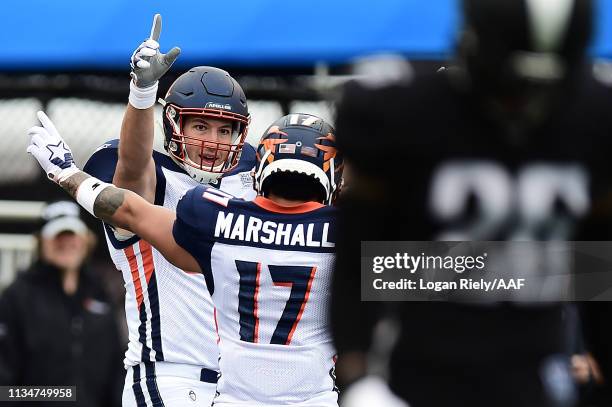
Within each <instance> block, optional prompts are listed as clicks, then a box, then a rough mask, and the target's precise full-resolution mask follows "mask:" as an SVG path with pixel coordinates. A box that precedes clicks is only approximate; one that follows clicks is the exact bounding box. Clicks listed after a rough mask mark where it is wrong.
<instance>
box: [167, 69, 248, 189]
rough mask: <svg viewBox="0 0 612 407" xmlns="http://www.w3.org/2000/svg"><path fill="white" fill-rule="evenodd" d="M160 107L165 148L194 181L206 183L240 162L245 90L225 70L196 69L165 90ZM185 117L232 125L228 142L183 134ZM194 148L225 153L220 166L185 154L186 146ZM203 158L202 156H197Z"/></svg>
mask: <svg viewBox="0 0 612 407" xmlns="http://www.w3.org/2000/svg"><path fill="white" fill-rule="evenodd" d="M160 103H161V104H162V105H163V107H164V108H163V126H164V147H165V149H166V151H167V152H168V154H169V155H170V157H172V159H173V160H174V161H175V162H176V163H177V164H179V165H180V166H181V167H182V168H183V169H184V170H185V171H186V172H187V173H188V174H189V175H190V176H191V177H192V178H193V179H195V180H197V181H198V182H201V183H209V182H212V181H215V180H216V179H218V178H219V177H221V176H222V175H223V174H224V173H226V172H228V171H230V170H232V169H233V168H234V167H236V165H238V161H239V160H240V154H241V152H242V147H243V145H244V139H245V138H246V134H247V129H248V125H249V121H250V115H249V110H248V107H247V101H246V96H245V95H244V91H243V90H242V88H241V87H240V85H239V84H238V82H236V80H235V79H234V78H232V77H231V76H230V74H229V73H227V72H226V71H224V70H222V69H219V68H214V67H210V66H198V67H195V68H192V69H190V70H189V71H188V72H186V73H184V74H183V75H181V76H179V77H178V78H177V79H176V81H174V83H173V84H172V85H171V86H170V89H168V93H167V94H166V97H165V98H164V99H161V98H160ZM186 116H202V117H208V118H212V119H217V120H228V121H230V122H231V123H232V136H231V142H230V143H219V142H211V141H203V140H200V139H195V138H191V137H187V136H185V135H184V134H183V124H184V120H185V117H186ZM188 145H196V146H198V147H200V149H201V151H203V150H204V149H208V150H211V149H214V154H215V155H217V153H219V152H223V153H227V158H226V159H225V160H224V162H223V163H221V164H217V165H215V163H212V164H204V163H203V159H200V160H199V162H196V161H197V160H196V161H194V160H193V159H192V158H190V157H189V156H188V154H187V149H186V146H188ZM200 156H202V154H201V155H200Z"/></svg>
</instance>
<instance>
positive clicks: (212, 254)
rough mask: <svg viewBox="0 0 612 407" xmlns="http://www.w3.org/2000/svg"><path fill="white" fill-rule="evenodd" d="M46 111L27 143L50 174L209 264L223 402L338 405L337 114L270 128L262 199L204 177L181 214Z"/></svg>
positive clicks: (166, 250) (180, 260)
mask: <svg viewBox="0 0 612 407" xmlns="http://www.w3.org/2000/svg"><path fill="white" fill-rule="evenodd" d="M39 119H40V120H41V122H42V124H43V126H44V127H34V128H32V129H30V131H29V134H30V135H31V136H32V139H31V144H30V146H29V147H28V152H29V153H30V154H32V155H33V156H34V157H35V158H36V159H37V160H38V161H39V163H40V165H41V166H42V167H43V169H44V170H45V172H46V173H47V174H48V176H49V178H50V179H52V180H54V181H55V182H57V183H58V184H59V185H60V186H62V187H63V188H64V189H65V190H66V191H68V192H69V193H70V194H71V195H72V196H73V197H75V198H76V200H77V201H78V202H79V203H80V204H81V205H82V206H83V207H84V208H86V209H87V210H88V211H89V212H90V213H92V214H95V216H97V217H98V218H100V219H102V220H104V221H105V222H107V223H110V224H114V225H115V226H117V227H121V228H125V229H128V230H131V231H133V232H134V233H137V234H138V235H139V236H142V237H143V238H144V239H146V240H147V241H149V242H151V244H152V245H153V246H154V247H155V248H157V249H158V250H159V251H160V253H162V254H163V255H164V256H165V257H166V258H167V259H169V260H170V261H171V262H172V263H173V264H175V265H176V266H177V267H178V268H180V269H182V270H192V271H197V272H201V273H202V274H203V275H204V279H205V280H206V287H207V289H208V291H209V292H210V293H211V295H212V298H213V300H214V303H215V306H216V318H215V322H216V323H217V331H218V334H219V338H220V343H219V347H220V350H221V357H220V365H221V376H220V379H219V383H218V388H217V392H218V394H217V397H216V398H215V400H214V405H215V406H217V405H218V406H280V405H299V406H337V392H336V391H335V384H334V364H335V350H334V347H333V344H332V342H331V337H330V330H329V326H328V318H327V309H328V304H329V299H330V298H329V297H330V290H329V288H330V285H329V284H330V282H331V273H332V269H333V261H334V253H335V243H334V241H335V235H336V222H335V215H336V212H335V208H334V207H333V206H331V204H332V202H333V201H334V198H335V196H336V194H337V192H338V186H339V185H340V181H341V176H342V158H341V156H340V155H339V154H338V152H337V150H336V144H335V138H334V131H333V128H332V127H331V126H330V125H329V124H327V123H325V122H324V121H323V120H322V119H320V118H318V117H315V116H310V115H301V114H293V115H288V116H285V117H283V118H282V119H280V120H279V121H277V122H275V123H274V124H273V125H272V126H271V127H270V128H269V129H268V130H267V132H266V134H264V136H263V137H262V139H261V141H260V144H259V146H258V149H257V166H256V172H255V189H256V190H257V192H258V196H257V198H256V199H255V200H254V201H251V202H248V201H244V200H242V199H235V198H233V197H231V195H229V194H227V193H224V192H221V191H219V190H217V189H214V188H210V187H205V186H202V185H201V186H198V187H196V188H193V189H191V190H189V191H188V192H187V193H186V194H185V195H184V196H183V197H182V198H181V200H180V202H179V204H178V206H177V208H176V213H175V212H173V211H172V210H170V209H168V208H163V207H161V206H156V205H151V204H150V203H149V202H147V201H146V200H144V199H142V198H141V197H140V196H138V195H137V194H134V193H132V192H130V191H127V190H124V189H120V188H116V187H115V186H113V185H110V184H106V183H104V182H103V181H101V180H99V179H96V178H94V177H91V176H90V175H88V174H86V173H84V172H82V171H80V170H79V169H78V168H77V167H76V166H75V164H74V162H73V160H72V154H71V152H70V149H69V147H68V146H66V145H65V143H64V141H63V140H62V138H61V136H60V135H59V134H58V133H57V130H55V128H54V126H53V124H52V123H51V121H50V120H49V119H48V118H47V117H46V116H45V115H44V113H42V112H40V113H39ZM49 153H51V154H49ZM167 272H168V273H171V272H172V271H171V270H168V271H167ZM160 274H161V273H160ZM191 328H194V327H191Z"/></svg>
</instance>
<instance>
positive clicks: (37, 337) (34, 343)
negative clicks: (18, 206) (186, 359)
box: [0, 201, 124, 407]
mask: <svg viewBox="0 0 612 407" xmlns="http://www.w3.org/2000/svg"><path fill="white" fill-rule="evenodd" d="M43 217H44V219H45V224H44V225H43V227H42V229H41V230H40V236H39V260H38V261H37V262H36V263H35V264H33V265H32V267H31V269H30V270H28V271H27V272H25V273H22V274H21V275H19V277H18V278H17V279H16V281H15V282H14V283H13V284H12V285H10V286H9V287H8V288H7V289H6V290H5V292H3V293H2V295H1V296H0V385H41V386H43V385H44V386H76V397H77V401H76V403H74V402H72V403H68V404H69V405H71V406H87V407H96V406H105V407H106V406H110V407H112V406H119V405H120V400H121V398H120V397H121V389H122V385H123V380H122V378H123V374H124V373H123V367H122V363H121V361H122V349H121V344H120V341H119V332H118V326H117V321H116V319H115V314H114V312H113V308H112V305H111V303H110V302H109V300H108V296H107V294H106V293H105V292H104V290H103V288H102V284H101V283H100V282H99V281H98V279H97V278H96V276H95V275H93V274H92V273H91V271H89V270H88V268H87V267H86V265H85V262H86V259H87V257H88V254H89V252H90V250H91V249H92V248H93V246H94V245H95V239H94V238H93V235H92V233H91V232H90V231H89V229H88V228H87V226H86V225H85V223H83V221H82V220H81V219H80V217H79V207H78V206H77V205H76V204H74V203H72V202H68V201H61V202H56V203H53V204H50V205H48V206H47V208H46V209H45V213H44V216H43ZM51 404H52V405H54V406H58V405H59V404H58V403H57V402H52V403H51ZM41 405H42V404H41Z"/></svg>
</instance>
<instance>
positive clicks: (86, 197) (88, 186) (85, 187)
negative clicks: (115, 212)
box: [76, 177, 112, 216]
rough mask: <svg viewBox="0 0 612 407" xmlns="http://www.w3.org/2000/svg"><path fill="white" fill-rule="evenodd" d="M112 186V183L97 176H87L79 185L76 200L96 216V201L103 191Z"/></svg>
mask: <svg viewBox="0 0 612 407" xmlns="http://www.w3.org/2000/svg"><path fill="white" fill-rule="evenodd" d="M110 186H112V184H107V183H106V182H102V181H100V180H99V179H97V178H94V177H91V178H87V179H86V180H85V181H83V182H82V183H81V185H79V188H78V189H77V193H76V200H77V202H78V203H79V205H81V206H82V207H83V208H85V210H86V211H87V212H89V213H91V214H92V215H93V216H96V215H95V214H94V203H95V202H96V198H97V197H98V195H100V193H101V192H102V191H104V190H105V189H106V188H107V187H110Z"/></svg>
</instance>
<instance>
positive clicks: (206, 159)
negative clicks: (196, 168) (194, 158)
mask: <svg viewBox="0 0 612 407" xmlns="http://www.w3.org/2000/svg"><path fill="white" fill-rule="evenodd" d="M216 161H217V156H216V155H215V154H202V155H200V162H201V163H202V166H203V167H209V166H213V165H214V164H215V162H216Z"/></svg>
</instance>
